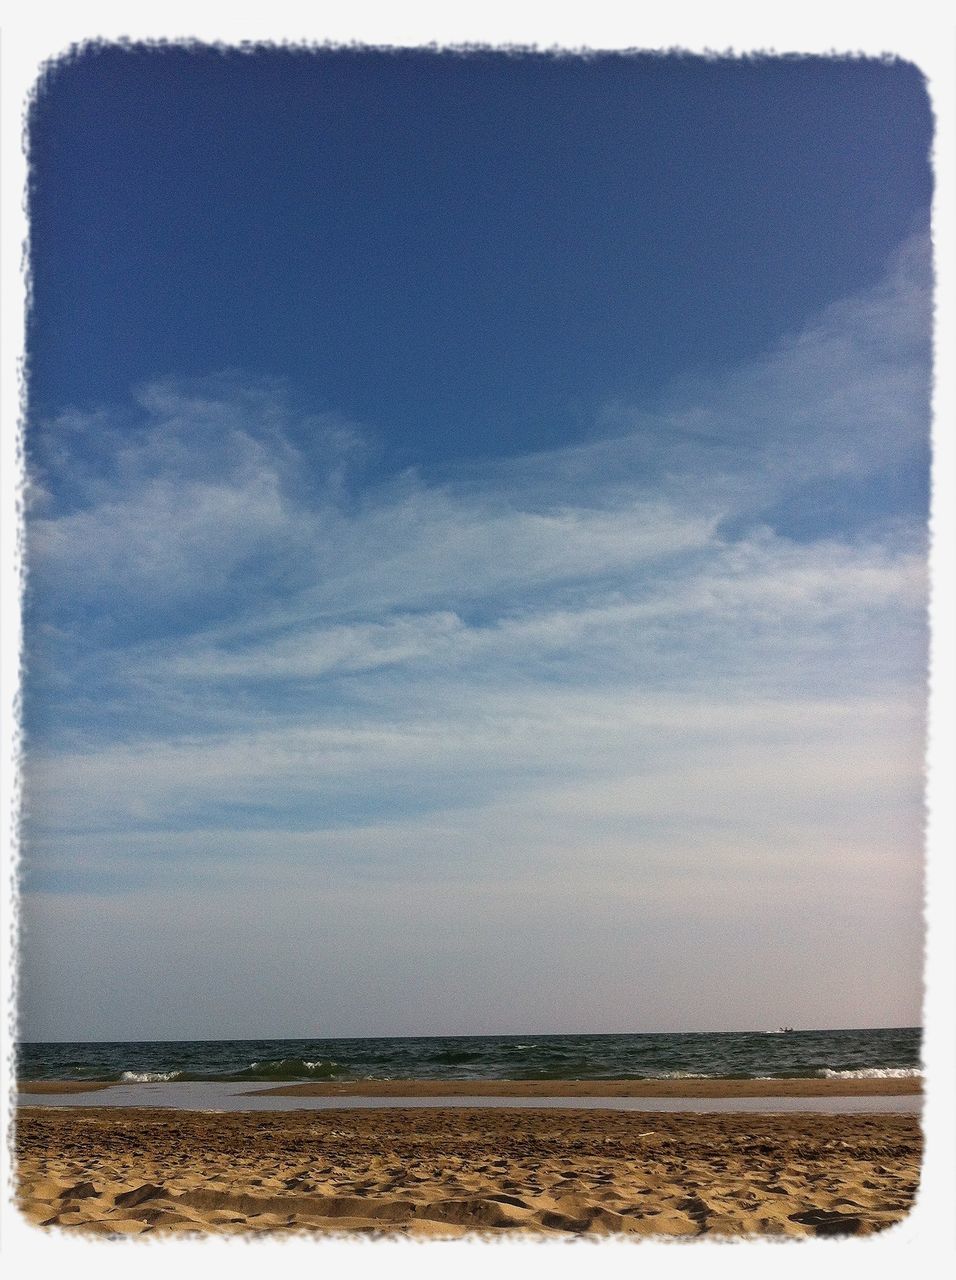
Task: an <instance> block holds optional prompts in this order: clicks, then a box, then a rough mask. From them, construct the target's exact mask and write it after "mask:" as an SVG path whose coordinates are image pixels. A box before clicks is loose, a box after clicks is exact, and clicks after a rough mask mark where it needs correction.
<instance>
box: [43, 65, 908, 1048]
mask: <svg viewBox="0 0 956 1280" xmlns="http://www.w3.org/2000/svg"><path fill="white" fill-rule="evenodd" d="M930 129H931V121H930V116H929V109H928V104H927V100H926V96H925V92H924V89H923V86H922V83H921V81H920V78H919V76H918V74H917V72H916V71H915V70H914V68H912V67H911V66H907V65H905V64H900V63H889V62H884V63H880V62H876V61H864V60H843V61H840V60H832V61H830V60H823V59H819V60H809V59H808V60H799V59H791V60H773V59H765V60H739V61H734V60H710V61H708V60H703V59H695V58H690V57H647V58H622V57H614V58H590V59H575V58H545V57H517V56H506V55H495V56H492V55H487V54H486V55H482V56H467V57H466V56H447V55H446V56H438V55H434V54H426V53H419V54H408V53H405V54H396V53H390V54H389V53H378V54H376V53H369V52H366V53H337V54H330V53H326V54H321V55H317V54H311V55H306V54H303V53H298V54H291V53H288V52H280V51H273V52H264V51H260V52H257V53H255V54H246V55H237V54H233V55H230V56H225V55H223V54H222V53H220V52H214V51H206V52H201V51H200V52H197V51H196V50H188V49H167V50H165V51H162V52H159V51H151V52H146V51H123V50H116V49H109V48H104V49H100V50H93V51H88V52H87V53H85V54H83V55H82V56H81V57H79V58H77V59H74V60H73V61H69V62H64V63H61V64H59V65H58V66H56V67H54V68H53V69H52V70H51V73H50V75H49V76H48V78H47V80H46V82H45V83H44V84H43V85H42V86H41V89H40V93H39V96H38V99H37V103H36V106H35V109H34V112H33V118H32V121H31V134H30V142H31V162H32V172H31V179H32V193H31V234H32V245H31V251H32V259H31V260H32V272H33V277H32V281H33V309H32V314H31V329H30V338H29V357H30V423H29V427H28V433H27V441H26V443H27V453H28V463H29V467H30V493H29V512H28V559H29V569H30V581H29V586H28V593H27V601H26V603H27V615H26V629H27V636H26V654H27V677H26V684H25V691H24V692H25V698H24V723H25V729H26V733H27V753H26V759H25V767H24V781H25V792H26V813H25V820H24V833H23V887H24V893H23V898H22V919H23V923H24V936H23V946H22V967H21V1034H22V1035H23V1036H25V1037H26V1038H78V1039H83V1038H95V1037H106V1038H108V1037H116V1038H123V1037H126V1036H128V1037H139V1036H143V1037H151V1036H196V1037H202V1036H205V1035H208V1036H221V1035H238V1036H241V1035H259V1034H263V1035H269V1034H272V1035H281V1034H288V1035H300V1034H311V1033H316V1034H320V1033H326V1034H330V1035H334V1034H376V1033H384V1034H387V1033H398V1034H401V1033H415V1032H422V1033H429V1032H436V1033H439V1032H449V1033H453V1032H480V1031H488V1032H495V1031H509V1030H514V1031H546V1030H567V1029H573V1030H595V1031H597V1030H631V1029H633V1030H666V1029H708V1028H718V1029H719V1028H732V1027H748V1026H762V1025H764V1024H766V1025H774V1026H775V1025H777V1024H779V1023H780V1022H784V1021H785V1022H787V1023H788V1024H793V1025H811V1026H821V1025H854V1024H856V1025H876V1024H901V1023H912V1022H917V1021H919V1013H920V1002H921V992H920V968H921V954H922V938H921V934H922V913H921V844H922V822H923V813H922V752H923V737H922V735H923V711H924V708H923V703H924V698H925V674H924V671H925V649H926V635H925V604H926V583H925V521H926V503H927V488H928V421H929V410H928V392H929V367H930V366H929V324H930V286H931V281H930V255H929V244H928V234H927V227H928V210H929V201H930V197H931V176H930V171H929V163H928V149H929V145H930V136H931V135H930Z"/></svg>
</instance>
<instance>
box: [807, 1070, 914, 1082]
mask: <svg viewBox="0 0 956 1280" xmlns="http://www.w3.org/2000/svg"><path fill="white" fill-rule="evenodd" d="M820 1074H821V1075H822V1076H823V1078H824V1079H825V1080H912V1079H915V1078H917V1077H919V1076H921V1075H922V1074H923V1068H922V1067H860V1068H859V1069H858V1070H855V1071H838V1070H835V1069H833V1068H831V1067H824V1068H823V1070H822V1071H821V1072H820Z"/></svg>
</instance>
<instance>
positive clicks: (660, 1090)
mask: <svg viewBox="0 0 956 1280" xmlns="http://www.w3.org/2000/svg"><path fill="white" fill-rule="evenodd" d="M921 1089H922V1080H920V1079H918V1078H915V1077H912V1076H907V1077H902V1078H890V1079H879V1080H874V1079H867V1080H855V1079H849V1080H816V1079H808V1080H716V1079H693V1078H689V1079H688V1078H686V1077H685V1078H682V1079H676V1080H675V1079H669V1080H352V1081H347V1080H335V1081H332V1080H330V1081H308V1082H306V1083H303V1084H284V1085H273V1086H271V1087H270V1088H268V1089H257V1090H256V1093H257V1094H260V1095H261V1096H263V1097H272V1098H276V1097H281V1098H324V1097H341V1096H343V1095H351V1096H353V1097H370V1098H400V1097H418V1098H428V1097H453V1096H455V1095H466V1096H467V1095H470V1096H471V1097H477V1098H827V1097H841V1098H847V1097H850V1098H853V1097H867V1098H872V1097H880V1096H896V1095H900V1094H912V1093H919V1092H920V1091H921Z"/></svg>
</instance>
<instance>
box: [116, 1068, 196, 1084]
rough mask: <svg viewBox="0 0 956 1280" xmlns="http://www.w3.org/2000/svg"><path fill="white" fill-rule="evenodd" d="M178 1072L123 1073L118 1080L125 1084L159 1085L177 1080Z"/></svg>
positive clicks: (179, 1073)
mask: <svg viewBox="0 0 956 1280" xmlns="http://www.w3.org/2000/svg"><path fill="white" fill-rule="evenodd" d="M181 1074H182V1073H181V1072H179V1071H124V1072H123V1074H122V1075H121V1076H120V1079H121V1080H123V1081H125V1082H126V1083H127V1084H160V1083H161V1082H163V1081H166V1080H178V1079H179V1077H180V1075H181Z"/></svg>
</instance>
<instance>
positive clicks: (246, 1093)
mask: <svg viewBox="0 0 956 1280" xmlns="http://www.w3.org/2000/svg"><path fill="white" fill-rule="evenodd" d="M261 1089H262V1085H261V1084H258V1083H257V1084H251V1085H237V1084H234V1083H225V1082H219V1081H177V1082H160V1083H150V1084H142V1083H135V1084H116V1085H111V1086H110V1087H109V1088H108V1089H100V1090H97V1091H95V1092H94V1091H90V1092H83V1093H69V1094H63V1093H56V1094H42V1093H36V1094H31V1093H28V1092H25V1091H24V1092H21V1094H20V1105H21V1106H31V1107H172V1108H177V1109H181V1110H185V1111H343V1110H352V1109H359V1108H377V1109H384V1108H388V1109H396V1108H400V1109H404V1108H407V1107H429V1108H433V1107H497V1108H499V1109H501V1108H514V1107H520V1108H523V1109H524V1108H539V1109H541V1108H545V1109H551V1108H554V1107H558V1108H563V1109H568V1110H578V1109H587V1110H604V1111H694V1112H701V1113H713V1112H755V1113H763V1114H766V1113H768V1112H770V1113H774V1112H804V1113H806V1112H815V1113H822V1114H824V1115H860V1114H871V1115H873V1114H881V1115H886V1114H900V1113H909V1114H912V1113H914V1112H918V1111H919V1110H920V1109H921V1107H922V1102H923V1099H922V1097H921V1095H920V1094H890V1095H877V1096H861V1097H846V1096H837V1095H834V1096H827V1097H809V1098H800V1097H776V1098H587V1097H584V1098H582V1097H575V1098H560V1097H551V1098H548V1097H545V1098H529V1097H479V1096H468V1095H463V1094H456V1095H451V1096H446V1097H442V1096H437V1097H362V1096H358V1095H353V1096H346V1095H344V1094H340V1095H338V1096H336V1097H306V1096H298V1097H281V1096H279V1097H276V1096H271V1097H270V1096H268V1095H264V1094H263V1093H261V1092H260V1090H261Z"/></svg>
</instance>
